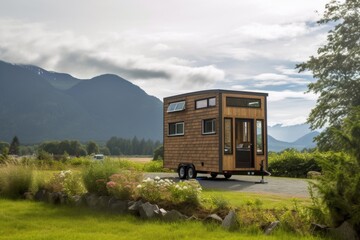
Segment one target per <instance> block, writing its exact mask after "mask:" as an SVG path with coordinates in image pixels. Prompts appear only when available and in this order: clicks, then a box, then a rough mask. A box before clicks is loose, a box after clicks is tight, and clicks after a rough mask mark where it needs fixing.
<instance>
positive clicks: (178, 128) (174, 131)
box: [169, 122, 184, 136]
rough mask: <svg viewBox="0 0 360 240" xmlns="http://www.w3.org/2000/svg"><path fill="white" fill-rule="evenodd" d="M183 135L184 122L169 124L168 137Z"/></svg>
mask: <svg viewBox="0 0 360 240" xmlns="http://www.w3.org/2000/svg"><path fill="white" fill-rule="evenodd" d="M182 135H184V122H177V123H169V136H182Z"/></svg>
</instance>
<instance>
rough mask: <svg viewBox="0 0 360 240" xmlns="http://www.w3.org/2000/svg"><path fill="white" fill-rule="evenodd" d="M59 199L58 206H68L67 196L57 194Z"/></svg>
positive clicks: (60, 193)
mask: <svg viewBox="0 0 360 240" xmlns="http://www.w3.org/2000/svg"><path fill="white" fill-rule="evenodd" d="M59 198H60V204H68V203H69V197H68V195H67V194H65V193H62V192H59Z"/></svg>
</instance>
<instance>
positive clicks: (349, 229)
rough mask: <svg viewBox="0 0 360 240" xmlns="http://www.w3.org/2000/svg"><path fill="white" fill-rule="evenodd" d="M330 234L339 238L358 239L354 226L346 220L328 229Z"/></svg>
mask: <svg viewBox="0 0 360 240" xmlns="http://www.w3.org/2000/svg"><path fill="white" fill-rule="evenodd" d="M330 235H331V236H333V237H335V239H340V240H359V236H358V235H357V233H356V231H355V229H354V227H353V226H352V225H351V224H350V223H349V222H347V221H345V222H343V223H342V224H341V225H340V226H339V227H337V228H333V229H330Z"/></svg>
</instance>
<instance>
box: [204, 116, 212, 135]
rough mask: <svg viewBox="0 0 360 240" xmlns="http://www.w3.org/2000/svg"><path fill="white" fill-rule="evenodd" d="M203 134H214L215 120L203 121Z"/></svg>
mask: <svg viewBox="0 0 360 240" xmlns="http://www.w3.org/2000/svg"><path fill="white" fill-rule="evenodd" d="M202 133H203V134H214V133H215V119H207V120H203V132H202Z"/></svg>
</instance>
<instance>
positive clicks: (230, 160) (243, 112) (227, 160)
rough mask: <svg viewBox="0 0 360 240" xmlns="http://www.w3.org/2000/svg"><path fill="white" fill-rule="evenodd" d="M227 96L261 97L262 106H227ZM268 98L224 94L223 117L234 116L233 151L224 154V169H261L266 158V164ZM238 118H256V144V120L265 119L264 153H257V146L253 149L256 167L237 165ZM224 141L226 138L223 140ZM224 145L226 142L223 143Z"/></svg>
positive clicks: (254, 136)
mask: <svg viewBox="0 0 360 240" xmlns="http://www.w3.org/2000/svg"><path fill="white" fill-rule="evenodd" d="M226 97H241V98H253V99H261V108H243V107H227V106H226ZM265 101H266V98H265V96H254V95H245V94H227V93H223V94H222V104H223V106H222V109H223V111H222V118H232V127H233V133H234V134H233V135H232V140H233V153H232V154H224V155H223V162H222V164H223V170H224V171H234V170H239V171H244V170H245V171H246V170H249V171H251V170H260V163H261V161H262V160H264V164H265V166H266V159H267V156H266V154H267V142H266V139H267V132H266V129H267V128H266V126H265V124H266V123H267V121H266V112H265V106H266V102H265ZM236 118H242V119H253V120H254V132H253V136H252V137H253V139H254V144H255V145H256V120H263V122H264V126H263V128H264V129H263V131H264V155H257V154H256V147H254V149H253V154H254V168H236V167H235V158H236V151H235V137H236V136H235V135H236V134H235V124H236V121H235V119H236ZM223 141H224V140H223ZM222 145H223V146H224V142H223V144H222Z"/></svg>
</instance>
